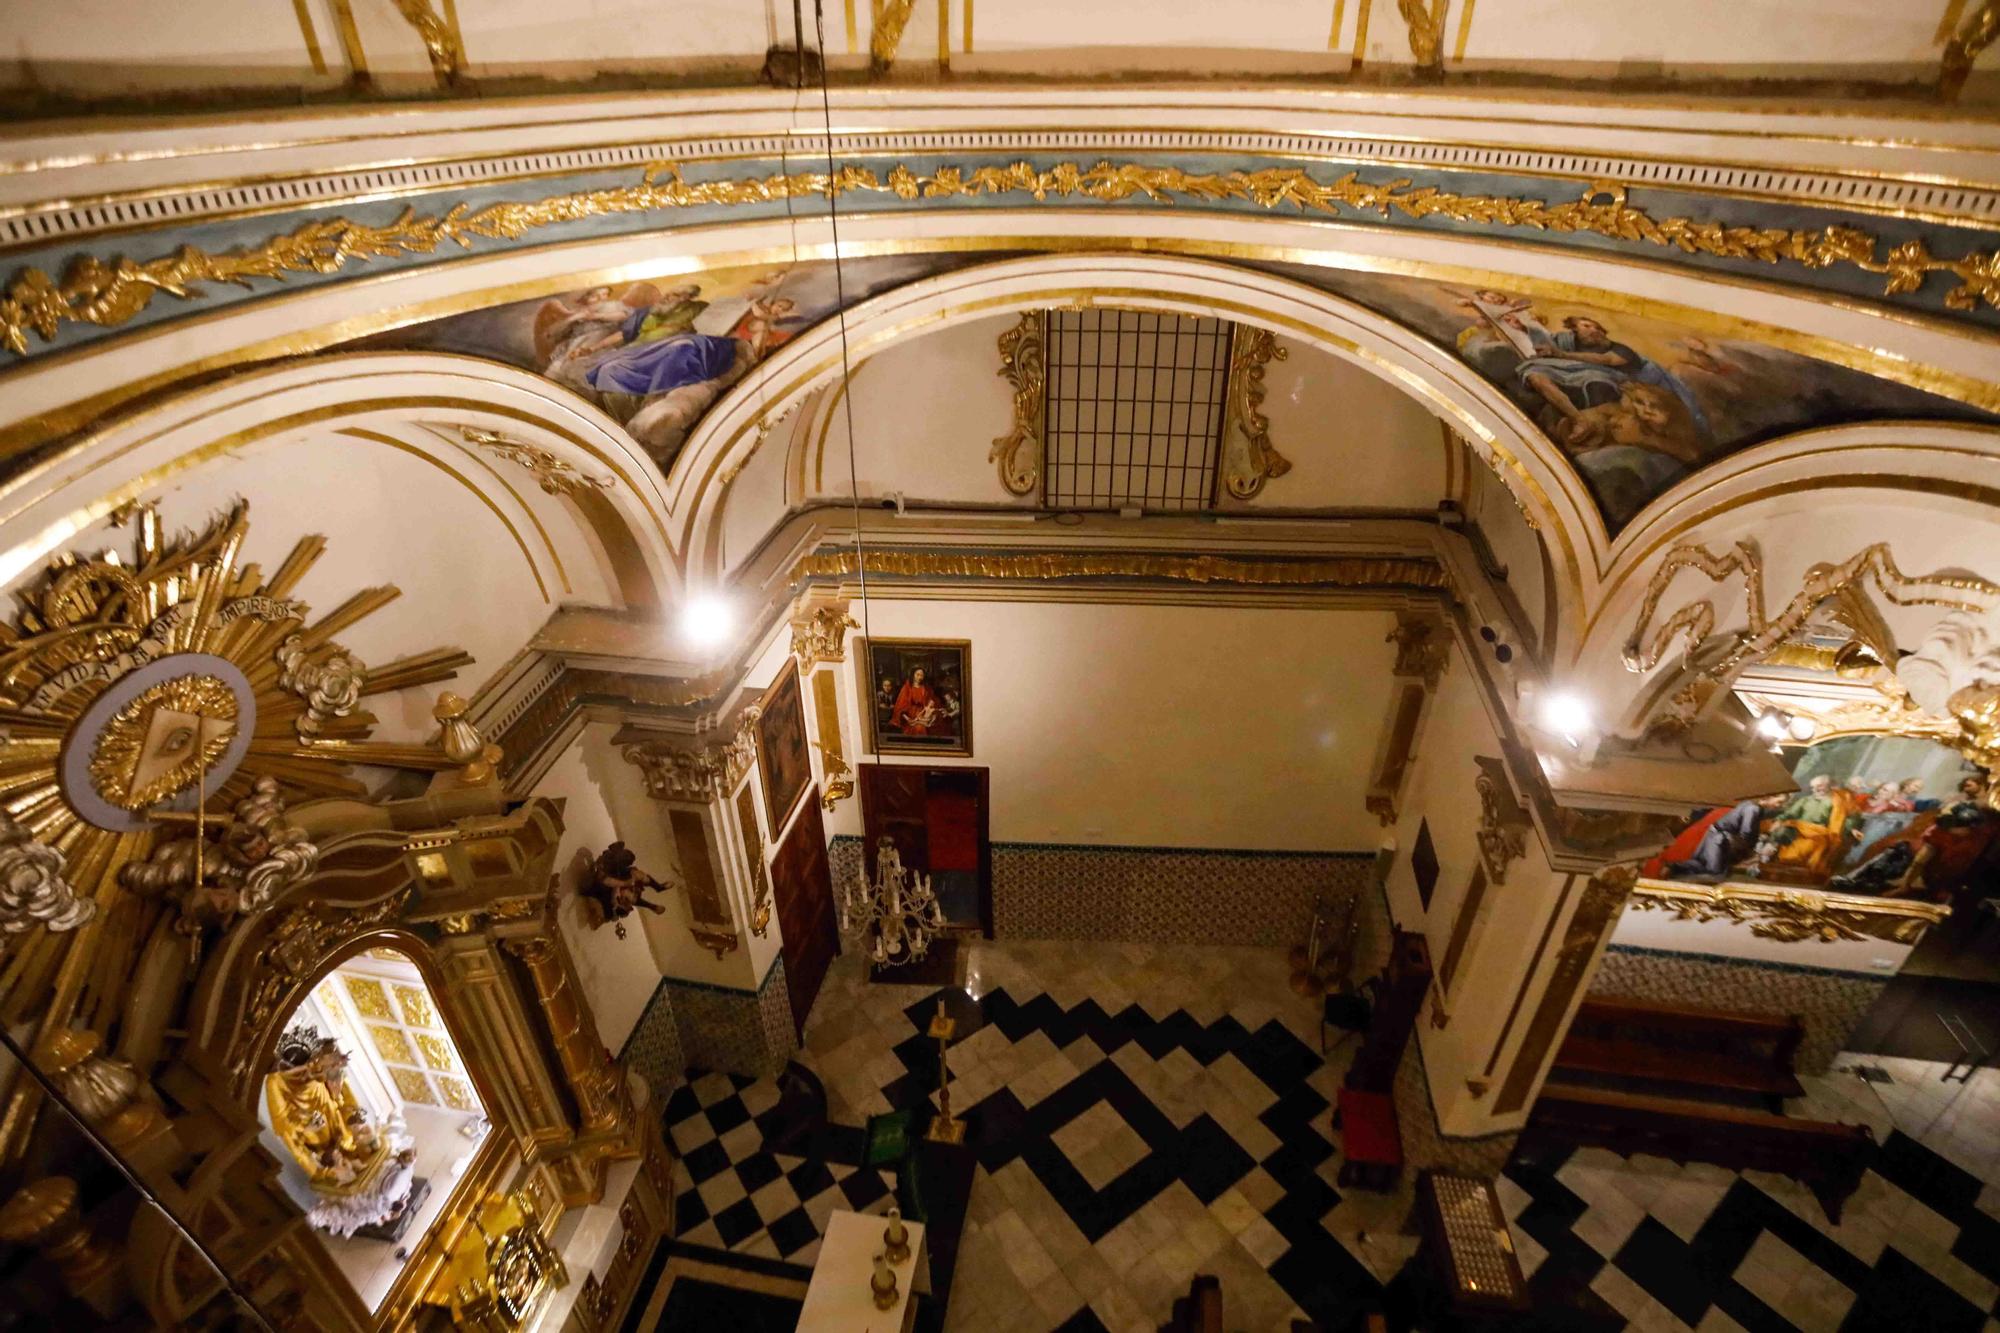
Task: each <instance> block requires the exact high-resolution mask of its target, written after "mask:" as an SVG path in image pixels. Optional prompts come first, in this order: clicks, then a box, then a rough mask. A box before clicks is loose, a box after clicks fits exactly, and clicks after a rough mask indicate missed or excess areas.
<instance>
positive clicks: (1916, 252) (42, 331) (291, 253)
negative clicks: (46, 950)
mask: <svg viewBox="0 0 2000 1333" xmlns="http://www.w3.org/2000/svg"><path fill="white" fill-rule="evenodd" d="M849 195H859V196H863V197H874V198H876V199H879V200H884V201H886V200H888V199H891V198H893V199H894V200H896V201H899V202H900V203H901V204H903V205H911V204H915V205H919V206H929V205H932V204H936V203H939V202H961V203H962V202H965V201H969V200H985V199H995V200H999V199H1006V200H1008V201H1010V202H1016V203H1020V202H1026V201H1030V200H1032V201H1033V202H1034V203H1036V204H1045V203H1047V202H1049V201H1050V200H1069V199H1074V200H1079V201H1084V200H1088V201H1094V202H1097V203H1100V204H1123V203H1129V202H1132V201H1135V200H1144V201H1149V202H1151V203H1154V204H1159V203H1183V204H1191V205H1206V206H1209V207H1218V208H1220V207H1228V208H1231V209H1232V210H1240V209H1243V208H1249V209H1256V210H1262V211H1264V212H1275V211H1278V210H1283V211H1285V212H1287V213H1296V214H1299V215H1303V216H1307V217H1321V218H1353V219H1359V220H1362V221H1370V220H1374V221H1379V222H1382V223H1389V224H1405V225H1408V224H1418V223H1423V222H1426V221H1430V220H1434V219H1442V220H1444V221H1447V222H1450V223H1454V224H1458V225H1463V226H1470V227H1476V228H1496V229H1499V230H1500V231H1501V232H1502V233H1503V234H1504V233H1517V234H1533V235H1535V236H1537V237H1539V238H1543V239H1552V238H1557V237H1562V236H1590V237H1595V238H1597V239H1598V240H1599V241H1600V242H1601V241H1610V242H1614V243H1620V244H1624V245H1628V246H1638V247H1641V248H1642V250H1643V252H1646V253H1649V254H1652V255H1653V256H1654V257H1656V258H1661V259H1668V260H1676V261H1679V260H1684V259H1685V258H1688V257H1694V258H1699V259H1708V260H1719V261H1730V262H1750V263H1756V264H1760V265H1763V266H1765V267H1767V268H1771V269H1780V270H1783V271H1784V272H1785V273H1786V274H1788V275H1789V277H1790V278H1791V279H1792V281H1793V282H1794V283H1795V284H1796V285H1800V286H1807V287H1810V286H1811V285H1812V284H1811V283H1809V282H1805V281H1803V279H1805V278H1806V277H1807V275H1809V274H1813V273H1819V272H1823V271H1829V270H1833V271H1846V272H1861V273H1867V274H1872V275H1877V276H1879V277H1880V278H1881V279H1882V281H1881V285H1880V289H1879V297H1878V299H1881V300H1883V301H1889V300H1893V299H1894V298H1897V297H1900V296H1906V295H1909V294H1911V293H1915V292H1918V291H1920V290H1921V289H1922V288H1923V287H1924V286H1925V285H1926V282H1927V279H1928V278H1929V277H1930V276H1931V275H1933V274H1943V275H1945V276H1947V277H1948V278H1951V279H1955V280H1956V281H1957V283H1958V285H1957V287H1955V288H1953V289H1952V290H1950V291H1947V292H1945V293H1944V295H1943V296H1942V298H1941V300H1942V305H1943V306H1944V307H1945V308H1946V309H1948V310H1952V311H1958V312H1965V313H1976V312H1978V311H1979V310H1981V309H1982V308H1986V307H1992V308H1995V309H2000V251H1977V250H1975V251H1973V252H1971V253H1969V254H1967V255H1964V256H1961V257H1958V258H1946V257H1941V256H1938V255H1935V254H1933V253H1932V252H1931V250H1930V249H1929V247H1928V246H1927V245H1926V243H1925V242H1924V241H1923V240H1922V239H1905V240H1902V241H1900V242H1898V241H1895V240H1894V238H1892V237H1888V236H1885V235H1880V234H1877V233H1875V232H1871V231H1867V230H1864V229H1861V228H1857V227H1848V226H1842V225H1821V226H1817V227H1796V228H1786V227H1766V226H1757V225H1749V224H1740V223H1725V222H1717V221H1710V220H1706V219H1697V218H1694V217H1691V216H1682V215H1675V216H1664V217H1655V216H1654V215H1653V213H1652V212H1650V211H1649V210H1648V209H1647V208H1646V207H1645V206H1643V205H1640V204H1635V203H1633V202H1632V201H1631V199H1630V196H1629V192H1628V186H1627V185H1626V184H1625V183H1623V182H1620V181H1614V180H1608V179H1598V180H1593V181H1591V182H1590V183H1588V184H1586V185H1584V186H1583V187H1582V189H1581V190H1580V191H1579V192H1578V193H1577V194H1576V196H1575V197H1573V198H1568V199H1562V200H1559V201H1556V202H1551V201H1549V200H1547V199H1542V198H1537V197H1533V196H1531V195H1526V194H1515V195H1509V194H1480V193H1460V192H1454V191H1450V190H1444V189H1440V188H1438V187H1436V186H1434V185H1415V184H1413V183H1412V182H1411V181H1409V180H1405V179H1385V180H1365V179H1362V178H1361V177H1360V175H1359V174H1358V173H1357V172H1355V171H1351V170H1350V171H1348V172H1346V173H1344V174H1342V175H1339V176H1337V177H1334V178H1332V179H1321V178H1320V176H1316V175H1314V174H1313V173H1312V172H1310V171H1308V170H1306V169H1303V168H1299V167H1291V166H1284V167H1278V166H1272V167H1265V168H1262V169H1258V170H1253V171H1245V170H1226V171H1215V172H1200V171H1189V170H1187V169H1185V168H1183V167H1180V166H1158V165H1151V164H1147V163H1141V162H1129V161H1128V162H1123V163H1114V162H1112V161H1110V160H1108V159H1106V160H1100V161H1098V162H1096V163H1094V164H1091V165H1085V163H1084V162H1083V161H1082V160H1081V159H1079V160H1075V161H1065V162H1058V163H1056V164H1055V165H1053V166H1051V167H1047V168H1038V167H1035V166H1032V165H1031V164H1029V163H1027V162H1023V161H1014V162H1010V163H1003V164H999V165H993V164H988V165H970V164H951V163H946V164H938V165H934V166H931V167H930V168H929V169H927V170H921V171H920V170H913V169H912V168H911V167H910V166H909V165H908V164H907V163H904V162H901V161H898V162H896V163H895V164H894V165H893V166H892V167H890V168H889V169H888V170H887V171H886V172H882V171H877V170H876V169H875V168H872V167H868V166H864V165H861V164H859V163H856V162H851V161H850V162H846V163H843V164H841V165H840V166H838V167H837V168H836V169H835V170H834V171H833V173H832V174H831V175H829V174H828V173H827V172H824V171H803V172H789V173H788V172H784V171H779V172H776V173H766V174H762V175H758V174H748V175H739V176H734V177H727V176H724V177H713V178H709V177H706V176H704V177H703V178H700V179H693V180H690V179H689V178H688V174H687V172H686V170H685V169H684V164H683V163H682V162H679V161H671V162H655V163H652V164H650V165H648V166H647V167H646V168H645V170H644V173H643V175H642V178H641V179H640V180H639V181H638V182H637V183H635V184H629V185H623V186H610V187H605V188H599V189H590V190H582V191H576V192H572V193H567V194H557V195H552V196H549V197H546V198H543V199H538V200H525V201H524V200H508V201H502V202H496V203H491V204H487V205H484V206H482V207H479V208H477V209H475V208H473V207H472V205H471V204H470V203H468V202H465V201H462V200H461V201H459V202H457V203H454V204H452V205H451V206H450V207H449V208H445V209H444V210H443V211H441V212H430V213H418V212H417V211H416V209H415V208H414V206H412V207H409V208H406V209H405V210H404V212H403V213H402V214H401V215H400V216H398V217H397V218H395V219H393V220H391V221H389V222H387V223H382V224H375V223H367V222H358V221H354V220H351V219H347V218H341V217H332V218H328V217H316V218H313V219H311V220H308V221H306V222H304V223H302V224H301V225H299V226H297V227H295V228H293V229H292V230H290V231H287V232H282V233H279V234H276V235H272V236H269V237H267V238H266V239H265V240H263V241H262V242H259V243H256V244H252V245H244V246H239V247H235V248H231V249H225V250H219V251H209V250H204V249H201V248H199V247H196V246H189V245H183V246H181V247H179V248H178V249H176V250H175V251H173V252H172V253H169V254H164V255H158V256H155V257H153V258H151V259H145V260H134V259H131V258H129V257H126V256H122V255H111V256H109V257H108V258H107V257H103V256H99V255H95V254H91V253H88V252H85V253H79V254H76V255H72V256H70V257H69V258H68V259H67V260H66V261H65V262H64V263H63V266H62V269H61V275H60V277H56V276H52V275H51V274H50V273H48V272H47V271H46V270H44V269H41V268H36V267H27V268H23V269H21V270H20V271H19V272H17V273H16V274H15V276H14V277H13V279H12V280H11V281H10V283H9V285H8V287H7V289H6V292H5V294H4V295H0V345H4V346H6V347H7V348H8V349H10V350H11V351H13V352H14V353H16V354H17V355H20V356H27V355H28V354H30V352H31V350H33V348H34V344H35V341H36V340H37V339H38V340H39V341H40V342H43V343H50V342H55V341H57V340H58V339H59V338H60V337H61V335H62V334H63V331H64V330H65V329H66V328H68V327H71V326H79V325H81V326H94V327H97V328H102V329H115V328H118V327H121V326H123V325H125V324H127V323H129V322H131V321H132V320H133V319H135V318H137V317H138V316H140V315H141V314H144V313H145V312H146V311H147V310H149V309H150V308H151V307H152V306H153V304H154V302H155V301H156V300H157V299H158V298H159V297H160V296H162V295H166V296H169V297H172V298H173V299H175V300H179V301H189V302H194V301H201V300H203V299H206V298H207V297H208V296H209V295H210V293H209V290H208V288H209V287H210V286H212V285H214V284H224V285H229V286H236V287H244V286H246V285H247V284H248V283H249V282H250V281H251V280H253V279H265V280H284V279H286V278H287V277H288V276H306V275H310V276H312V277H315V278H319V279H330V278H334V277H337V276H338V275H339V274H340V273H341V272H342V271H343V270H345V269H347V268H349V267H350V266H352V265H354V264H357V263H365V262H369V261H371V260H383V259H396V258H411V257H424V256H430V255H434V254H437V253H439V252H440V251H444V250H446V249H447V248H448V247H450V248H459V249H465V248H471V247H474V246H475V245H478V244H479V243H482V242H505V243H513V242H519V241H521V240H523V239H524V238H525V237H527V236H529V235H531V234H533V233H536V232H539V231H542V230H545V229H547V228H550V227H555V226H559V225H564V224H570V223H575V222H579V221H583V220H587V219H592V218H604V217H614V216H634V215H646V214H663V213H664V214H671V213H676V212H682V211H685V210H691V209H707V208H718V207H719V208H725V209H733V208H739V207H744V206H759V205H772V204H776V203H781V202H786V201H790V200H794V199H799V198H822V197H828V196H832V197H843V196H849Z"/></svg>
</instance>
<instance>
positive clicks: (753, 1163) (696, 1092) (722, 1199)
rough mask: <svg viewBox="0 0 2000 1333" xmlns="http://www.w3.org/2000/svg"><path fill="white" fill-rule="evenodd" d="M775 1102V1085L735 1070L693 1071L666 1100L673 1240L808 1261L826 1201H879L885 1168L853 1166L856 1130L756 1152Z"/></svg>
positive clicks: (859, 1205) (885, 1190) (828, 1207)
mask: <svg viewBox="0 0 2000 1333" xmlns="http://www.w3.org/2000/svg"><path fill="white" fill-rule="evenodd" d="M777 1104H778V1091H777V1087H776V1085H775V1084H773V1083H770V1082H766V1081H758V1080H753V1079H748V1078H744V1077H741V1076H740V1075H736V1074H713V1073H711V1074H700V1075H697V1076H696V1077H695V1078H694V1079H693V1081H692V1082H689V1083H686V1084H683V1085H682V1086H681V1087H679V1088H677V1089H675V1090H674V1093H673V1095H672V1096H671V1097H669V1098H668V1099H667V1108H666V1116H667V1135H668V1137H669V1138H670V1139H671V1140H672V1142H673V1145H674V1150H675V1152H676V1153H678V1154H679V1156H680V1160H679V1161H678V1162H677V1163H676V1164H675V1168H674V1189H675V1191H676V1198H675V1202H674V1210H675V1211H674V1220H675V1224H676V1226H677V1228H678V1235H677V1236H676V1239H677V1240H679V1241H680V1242H681V1243H682V1244H683V1245H691V1246H700V1247H703V1248H707V1249H715V1250H723V1251H727V1252H729V1253H732V1254H739V1255H748V1256H751V1257H753V1258H758V1259H782V1260H785V1261H787V1262H790V1263H793V1264H798V1265H800V1266H802V1267H804V1268H807V1269H810V1268H811V1267H812V1264H813V1261H814V1260H815V1259H817V1258H818V1257H819V1242H820V1237H821V1235H822V1233H823V1232H824V1231H825V1229H826V1219H827V1217H828V1216H829V1215H830V1214H831V1213H832V1212H833V1211H834V1210H835V1209H847V1210H849V1211H852V1212H858V1213H860V1212H869V1211H879V1210H880V1209H881V1208H882V1207H886V1206H887V1203H888V1201H889V1200H890V1198H891V1196H892V1195H893V1194H894V1193H895V1189H896V1176H895V1173H894V1172H893V1171H879V1170H872V1169H869V1168H867V1167H862V1166H860V1165H858V1163H859V1162H860V1160H861V1159H860V1148H861V1141H860V1135H859V1134H858V1133H854V1134H849V1135H833V1136H829V1138H830V1140H831V1142H830V1143H827V1144H822V1145H820V1149H821V1150H820V1151H819V1153H818V1154H817V1155H815V1156H813V1157H803V1156H793V1155H790V1154H786V1153H774V1152H767V1151H765V1148H764V1139H765V1129H766V1127H767V1125H768V1123H769V1120H768V1117H769V1116H770V1115H771V1114H772V1113H773V1111H774V1109H775V1108H776V1106H777ZM843 1150H844V1151H843ZM835 1157H846V1158H847V1160H846V1161H836V1160H832V1159H833V1158H835Z"/></svg>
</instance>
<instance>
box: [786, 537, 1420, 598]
mask: <svg viewBox="0 0 2000 1333" xmlns="http://www.w3.org/2000/svg"><path fill="white" fill-rule="evenodd" d="M858 568H859V565H858V564H857V561H856V558H855V554H854V550H853V548H851V547H845V546H844V547H841V548H840V549H838V550H832V551H815V552H814V553H813V554H811V555H808V556H806V557H805V558H804V559H802V560H800V561H799V562H798V563H797V564H796V565H794V566H792V573H791V581H792V582H794V583H797V582H798V581H800V580H801V579H809V578H846V577H849V576H851V575H853V574H854V573H856V572H857V570H858ZM867 571H868V574H869V576H870V577H891V578H895V577H901V578H979V579H1029V580H1049V581H1054V580H1059V579H1093V578H1140V579H1163V580H1167V581H1169V582H1174V583H1240V584H1244V585H1247V586H1252V587H1336V588H1380V587H1409V588H1448V587H1449V586H1450V583H1449V580H1448V579H1447V578H1446V577H1445V572H1444V568H1443V566H1441V565H1439V564H1438V563H1437V562H1436V561H1435V560H1431V559H1428V558H1424V557H1417V556H1332V557H1329V558H1326V559H1321V560H1237V559H1232V558H1230V557H1228V556H1217V555H1160V554H1152V553H1145V554H1138V553H1133V554H1124V553H1117V552H1101V553H1091V552H1081V551H1036V552H1006V553H1002V552H972V553H964V552H958V551H884V550H878V549H871V550H869V551H868V553H867Z"/></svg>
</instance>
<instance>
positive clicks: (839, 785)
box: [813, 741, 854, 810]
mask: <svg viewBox="0 0 2000 1333" xmlns="http://www.w3.org/2000/svg"><path fill="white" fill-rule="evenodd" d="M813 746H814V748H816V749H817V750H818V751H819V754H820V760H821V762H823V763H824V764H825V765H826V780H825V781H824V782H822V783H821V784H820V792H819V808H820V809H822V810H831V809H833V807H835V806H836V805H839V804H840V803H841V802H842V801H844V800H846V799H847V798H848V797H850V796H852V795H854V779H853V778H852V777H851V776H849V775H850V774H852V773H853V772H854V770H853V769H851V768H849V767H848V766H847V761H846V760H845V759H842V758H841V757H840V751H838V750H829V749H828V748H827V747H826V746H825V745H824V744H822V743H821V742H819V741H814V742H813Z"/></svg>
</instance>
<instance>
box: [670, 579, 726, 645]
mask: <svg viewBox="0 0 2000 1333" xmlns="http://www.w3.org/2000/svg"><path fill="white" fill-rule="evenodd" d="M735 628H736V609H735V608H734V607H732V606H731V605H730V604H729V600H728V599H727V598H725V597H723V596H722V595H721V594H720V593H713V592H706V593H699V594H697V595H695V596H694V597H691V598H689V599H688V602H687V604H686V605H685V606H683V607H682V608H681V634H682V635H683V636H684V637H685V638H686V639H687V641H688V642H689V643H691V644H693V645H694V646H695V647H697V648H713V647H715V646H717V645H718V644H721V643H723V642H725V641H726V640H727V639H728V638H729V633H730V631H731V630H733V629H735Z"/></svg>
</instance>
